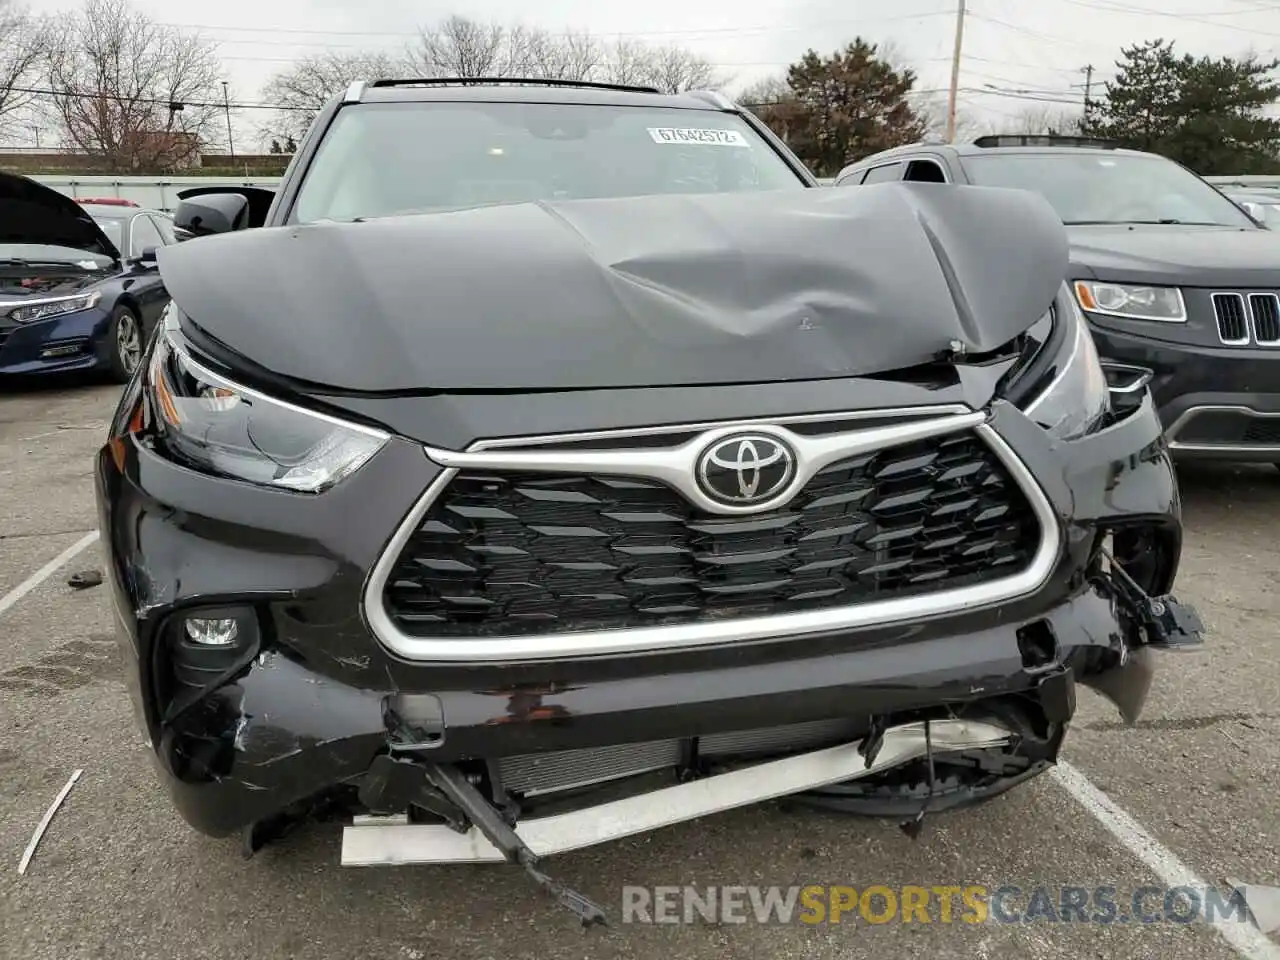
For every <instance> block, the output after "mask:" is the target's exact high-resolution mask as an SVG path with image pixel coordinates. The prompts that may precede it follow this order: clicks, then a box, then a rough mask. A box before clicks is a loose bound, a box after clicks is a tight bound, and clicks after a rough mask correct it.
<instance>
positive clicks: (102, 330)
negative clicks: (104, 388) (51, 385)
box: [0, 307, 111, 377]
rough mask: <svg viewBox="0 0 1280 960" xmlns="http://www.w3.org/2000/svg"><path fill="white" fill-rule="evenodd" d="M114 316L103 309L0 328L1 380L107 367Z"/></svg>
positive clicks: (98, 308) (95, 308)
mask: <svg viewBox="0 0 1280 960" xmlns="http://www.w3.org/2000/svg"><path fill="white" fill-rule="evenodd" d="M110 324H111V314H110V313H109V312H108V311H106V310H103V309H102V308H101V307H94V308H92V309H89V310H80V311H77V312H76V313H68V314H64V315H62V316H60V317H51V318H49V319H48V320H38V321H36V322H35V323H28V324H10V325H6V326H0V376H15V377H17V376H30V375H39V374H54V373H68V372H72V371H77V370H90V369H94V368H99V367H103V366H105V365H106V362H107V358H106V353H105V349H104V344H105V343H106V334H107V328H108V327H109V326H110Z"/></svg>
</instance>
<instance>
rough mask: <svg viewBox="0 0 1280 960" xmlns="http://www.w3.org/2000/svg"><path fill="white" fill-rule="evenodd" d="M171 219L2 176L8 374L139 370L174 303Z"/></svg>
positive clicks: (3, 337)
mask: <svg viewBox="0 0 1280 960" xmlns="http://www.w3.org/2000/svg"><path fill="white" fill-rule="evenodd" d="M173 242H174V233H173V221H172V219H171V218H169V217H167V216H166V215H165V214H162V213H158V212H157V211H154V210H144V209H141V208H138V207H134V206H128V205H121V204H116V203H102V202H93V203H89V202H84V203H77V202H76V201H75V200H72V199H71V198H69V197H67V196H65V195H64V194H61V193H58V192H57V191H56V190H53V189H51V188H49V187H46V186H44V185H42V184H39V183H36V182H35V181H34V180H31V179H29V178H27V177H22V176H17V175H16V174H10V173H0V377H5V376H27V375H33V374H48V373H64V372H67V371H74V370H102V371H105V372H107V373H108V374H109V375H110V376H112V377H113V378H114V379H116V380H118V381H121V382H123V381H125V380H127V379H128V378H129V377H130V376H131V375H132V374H133V371H134V370H135V369H136V367H137V365H138V361H139V359H140V358H141V356H142V348H143V345H144V344H145V342H146V338H147V337H148V336H149V334H150V331H151V330H152V329H153V328H154V327H155V325H156V323H158V322H159V319H160V314H161V313H162V312H163V310H164V308H165V305H166V304H167V303H168V302H169V298H168V294H167V293H166V292H165V287H164V282H163V281H162V280H161V278H160V274H159V271H158V270H157V268H156V258H155V251H156V250H157V249H158V248H159V247H162V246H165V245H167V244H170V243H173Z"/></svg>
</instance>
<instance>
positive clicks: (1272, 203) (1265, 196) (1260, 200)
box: [1219, 185, 1280, 230]
mask: <svg viewBox="0 0 1280 960" xmlns="http://www.w3.org/2000/svg"><path fill="white" fill-rule="evenodd" d="M1219 189H1220V190H1221V191H1222V192H1223V194H1224V195H1225V196H1226V197H1227V198H1228V199H1230V200H1231V201H1232V202H1233V203H1235V204H1237V205H1238V206H1240V207H1243V208H1244V211H1245V212H1246V213H1248V214H1249V216H1251V217H1253V219H1255V220H1257V221H1258V222H1259V223H1261V224H1264V225H1265V226H1267V227H1270V228H1271V229H1272V230H1274V229H1276V228H1277V227H1280V190H1264V189H1259V188H1257V187H1240V186H1234V185H1224V186H1221V187H1219Z"/></svg>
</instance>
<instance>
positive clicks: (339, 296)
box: [159, 184, 1068, 392]
mask: <svg viewBox="0 0 1280 960" xmlns="http://www.w3.org/2000/svg"><path fill="white" fill-rule="evenodd" d="M159 256H160V269H161V273H162V276H163V277H164V280H165V284H166V286H167V288H168V290H169V292H170V294H171V295H172V297H173V299H174V301H175V303H176V304H177V305H178V307H179V308H180V310H181V312H182V314H183V316H184V323H187V324H194V325H195V326H197V327H198V328H199V331H200V332H202V333H204V334H206V335H207V337H209V338H212V339H213V340H214V341H216V342H217V344H219V345H220V346H221V347H222V348H225V350H226V351H229V352H230V353H231V354H237V355H239V356H240V357H242V358H245V359H248V360H249V361H251V362H252V364H253V365H254V366H256V367H258V368H261V369H263V370H265V371H268V372H270V373H272V374H275V375H277V376H282V377H286V378H289V379H292V380H296V381H301V382H303V383H305V384H307V385H309V386H312V387H326V388H330V389H335V390H342V391H361V392H363V391H376V392H382V391H409V390H432V391H441V392H452V391H464V390H465V391H508V390H511V391H515V390H559V389H591V388H610V387H640V386H651V385H665V386H679V385H696V384H722V383H752V382H768V381H781V380H804V379H820V378H831V377H844V376H858V375H865V374H870V373H875V372H885V371H891V370H898V369H904V368H907V367H911V366H916V365H918V364H921V363H926V362H929V361H931V360H933V359H934V358H936V357H937V356H938V355H939V354H940V353H942V352H945V351H948V350H950V349H952V348H954V347H955V346H956V345H957V344H958V345H960V346H962V347H963V348H965V349H967V350H968V351H971V352H983V351H988V350H992V349H994V348H997V347H999V346H1001V345H1003V344H1005V343H1007V342H1008V341H1009V340H1010V339H1012V338H1013V337H1014V336H1016V335H1017V334H1019V333H1021V332H1022V331H1024V330H1025V329H1027V328H1028V327H1029V326H1030V325H1031V324H1032V323H1034V322H1035V321H1036V320H1037V319H1038V318H1039V317H1040V316H1042V315H1043V314H1044V312H1045V311H1046V310H1047V309H1048V308H1049V305H1050V303H1051V302H1052V301H1053V298H1054V296H1055V294H1056V292H1057V290H1058V288H1059V286H1060V284H1061V283H1062V282H1063V279H1064V276H1065V272H1066V268H1067V262H1068V247H1067V239H1066V233H1065V231H1064V229H1063V227H1062V224H1061V221H1060V220H1059V219H1058V217H1057V215H1056V214H1055V212H1054V211H1053V208H1052V207H1050V206H1049V204H1048V203H1047V202H1046V201H1045V200H1044V199H1043V198H1041V197H1039V196H1038V195H1035V194H1032V193H1030V192H1023V191H1015V190H1005V189H998V188H986V187H965V188H963V189H956V188H954V187H950V186H946V185H938V184H886V185H882V186H879V185H878V186H869V187H859V188H858V189H856V190H821V189H797V190H794V191H792V190H788V191H777V192H768V193H750V194H742V193H739V194H716V195H697V196H694V195H681V196H660V197H640V198H625V199H607V200H581V201H570V202H563V203H527V204H513V205H504V206H492V207H482V208H477V209H469V210H463V211H455V212H446V213H432V214H421V215H412V216H399V217H388V218H383V219H376V220H368V221H364V222H358V223H333V222H328V223H316V224H310V225H300V226H288V227H269V228H262V229H258V230H249V231H244V232H240V233H234V234H225V235H222V236H216V237H207V238H202V239H200V240H199V241H193V242H188V243H184V244H179V245H177V246H170V247H165V248H163V249H162V250H161V251H160V254H159ZM219 352H220V353H222V352H223V350H219ZM222 359H224V360H230V361H231V362H233V363H234V358H231V357H225V356H224V357H223V358H222Z"/></svg>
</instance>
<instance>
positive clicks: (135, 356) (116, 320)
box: [107, 306, 142, 383]
mask: <svg viewBox="0 0 1280 960" xmlns="http://www.w3.org/2000/svg"><path fill="white" fill-rule="evenodd" d="M141 360H142V322H141V321H140V320H139V319H138V315H137V314H136V313H134V312H133V311H132V310H130V309H129V308H128V307H123V306H121V307H116V308H115V309H114V310H113V311H111V323H110V324H109V325H108V327H107V369H108V371H109V372H110V374H111V379H113V380H115V381H117V382H119V383H124V382H126V381H127V380H128V379H129V378H130V377H132V376H133V371H134V370H136V369H137V368H138V363H139V361H141Z"/></svg>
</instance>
